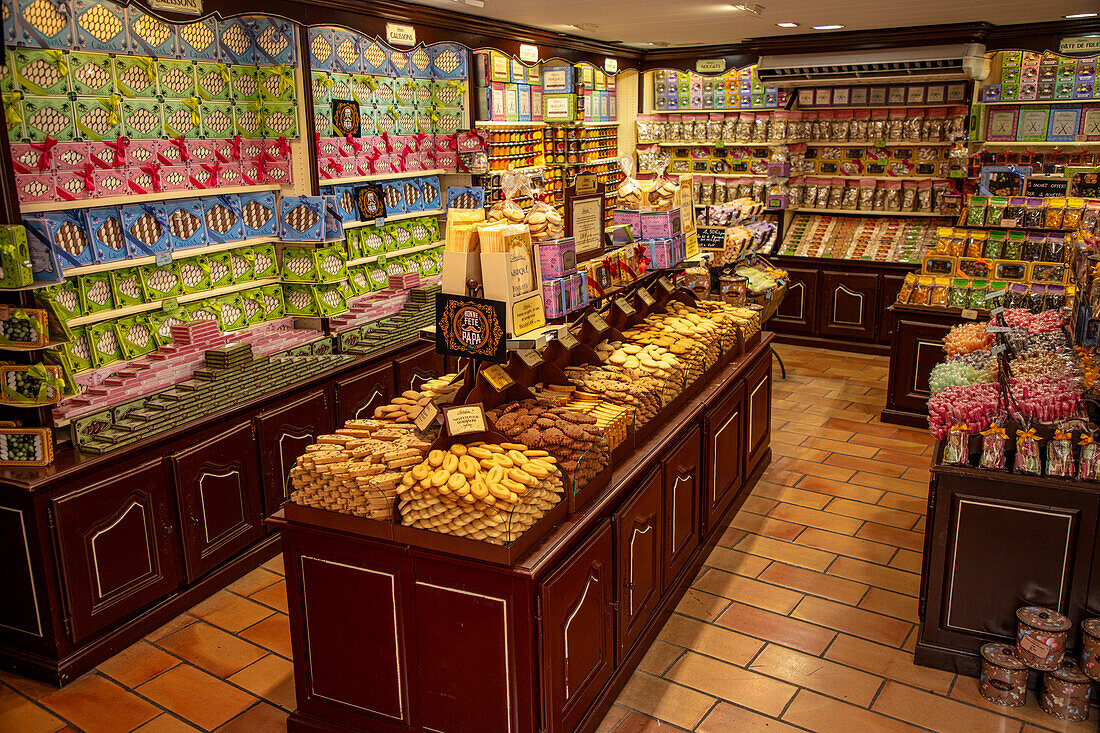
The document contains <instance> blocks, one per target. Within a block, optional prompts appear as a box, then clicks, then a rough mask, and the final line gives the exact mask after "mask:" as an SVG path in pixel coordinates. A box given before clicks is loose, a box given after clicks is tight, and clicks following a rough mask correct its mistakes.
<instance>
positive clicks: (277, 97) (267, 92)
mask: <svg viewBox="0 0 1100 733" xmlns="http://www.w3.org/2000/svg"><path fill="white" fill-rule="evenodd" d="M256 82H257V86H258V87H259V98H260V99H261V100H263V101H265V102H293V101H294V100H295V99H296V98H297V90H296V89H295V84H294V68H293V67H290V66H286V65H279V66H263V67H260V68H259V69H258V70H257V73H256Z"/></svg>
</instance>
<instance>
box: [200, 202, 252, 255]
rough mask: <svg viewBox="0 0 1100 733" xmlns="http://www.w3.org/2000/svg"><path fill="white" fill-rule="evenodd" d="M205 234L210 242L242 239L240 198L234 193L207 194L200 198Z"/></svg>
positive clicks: (216, 242)
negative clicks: (221, 194) (222, 194)
mask: <svg viewBox="0 0 1100 733" xmlns="http://www.w3.org/2000/svg"><path fill="white" fill-rule="evenodd" d="M200 201H201V203H202V212H203V221H204V222H205V223H206V235H207V239H208V242H209V243H210V244H222V243H224V242H237V241H240V240H242V239H244V223H243V222H242V221H241V200H240V197H239V196H237V195H236V194H229V195H225V196H208V197H206V198H203V199H200Z"/></svg>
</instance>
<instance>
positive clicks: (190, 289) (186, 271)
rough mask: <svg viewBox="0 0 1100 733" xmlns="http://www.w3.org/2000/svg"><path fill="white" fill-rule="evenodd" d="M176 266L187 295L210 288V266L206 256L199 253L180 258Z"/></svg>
mask: <svg viewBox="0 0 1100 733" xmlns="http://www.w3.org/2000/svg"><path fill="white" fill-rule="evenodd" d="M176 268H177V270H178V272H179V275H180V287H181V288H182V289H183V292H184V294H185V295H186V294H189V293H198V292H201V291H203V290H209V289H210V267H209V265H208V264H207V262H206V258H205V257H203V256H201V255H199V256H198V257H187V258H184V259H181V260H178V261H177V262H176Z"/></svg>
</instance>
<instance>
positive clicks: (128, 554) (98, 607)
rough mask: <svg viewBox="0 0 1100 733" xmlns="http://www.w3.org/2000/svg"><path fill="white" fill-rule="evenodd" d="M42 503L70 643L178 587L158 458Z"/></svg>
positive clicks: (172, 525) (172, 536) (172, 524)
mask: <svg viewBox="0 0 1100 733" xmlns="http://www.w3.org/2000/svg"><path fill="white" fill-rule="evenodd" d="M50 505H51V510H52V512H53V515H54V529H55V532H56V541H57V555H58V559H59V561H60V566H61V572H62V575H63V576H64V583H63V585H64V587H65V591H66V595H67V598H68V602H69V611H70V613H71V614H72V636H73V641H80V640H81V639H84V638H87V637H88V636H90V635H91V634H92V633H94V632H96V631H98V630H100V629H102V628H104V627H106V626H107V625H109V624H111V623H113V622H115V621H118V620H120V619H122V618H124V617H126V616H128V615H130V614H132V613H134V612H135V611H137V610H139V609H141V608H142V607H144V606H147V605H149V604H150V603H153V602H155V601H157V600H159V599H160V598H162V597H164V596H165V595H167V594H168V593H170V592H171V591H173V590H174V589H175V588H177V587H178V586H179V583H180V571H179V545H178V544H177V542H178V541H177V540H176V537H175V535H176V523H175V520H174V518H173V517H172V516H171V512H170V510H169V499H168V480H167V477H166V476H165V470H164V466H163V464H162V463H161V462H160V461H159V460H156V461H150V462H148V463H144V464H141V465H140V466H135V467H134V468H130V469H128V470H126V471H123V472H122V473H121V474H119V475H117V476H112V477H111V478H109V479H107V480H105V481H101V482H99V483H97V484H93V485H92V486H89V487H87V488H85V489H81V490H79V491H74V492H72V493H70V494H64V495H62V496H59V497H57V498H56V499H53V500H51V502H50Z"/></svg>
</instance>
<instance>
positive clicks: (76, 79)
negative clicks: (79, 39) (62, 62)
mask: <svg viewBox="0 0 1100 733" xmlns="http://www.w3.org/2000/svg"><path fill="white" fill-rule="evenodd" d="M69 76H70V77H72V81H73V92H74V93H75V94H76V95H77V96H84V97H105V96H107V95H108V94H114V92H115V72H114V62H113V61H112V59H111V57H110V56H109V55H107V54H105V53H83V52H80V51H73V52H72V53H70V54H69Z"/></svg>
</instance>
